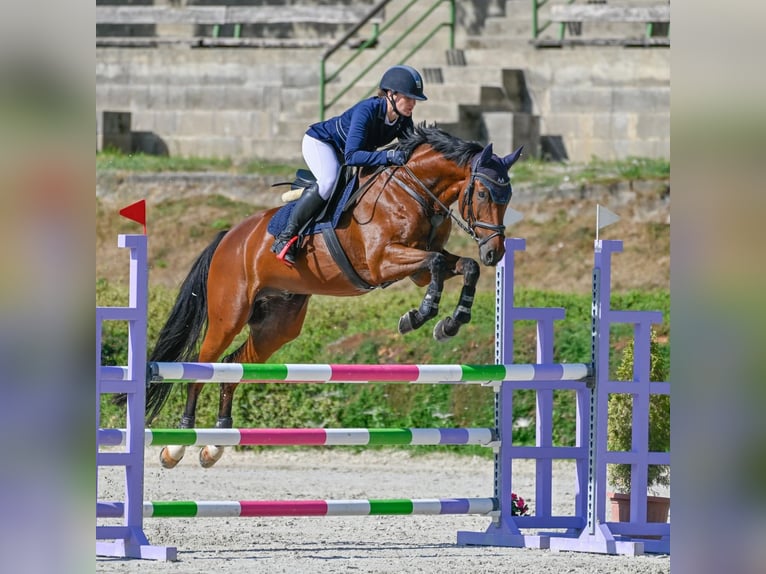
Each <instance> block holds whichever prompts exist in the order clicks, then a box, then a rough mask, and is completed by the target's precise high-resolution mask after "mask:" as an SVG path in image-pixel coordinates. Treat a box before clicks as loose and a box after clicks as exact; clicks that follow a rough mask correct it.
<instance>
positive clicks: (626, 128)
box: [592, 112, 638, 140]
mask: <svg viewBox="0 0 766 574" xmlns="http://www.w3.org/2000/svg"><path fill="white" fill-rule="evenodd" d="M592 118H593V132H592V135H593V138H594V139H605V140H609V139H630V138H635V137H636V124H637V122H638V116H637V114H635V113H625V112H623V113H611V114H607V113H602V114H593V115H592Z"/></svg>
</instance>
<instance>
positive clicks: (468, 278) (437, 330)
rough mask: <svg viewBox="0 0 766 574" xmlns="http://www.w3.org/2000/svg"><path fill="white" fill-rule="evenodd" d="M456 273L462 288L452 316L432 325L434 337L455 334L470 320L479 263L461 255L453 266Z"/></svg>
mask: <svg viewBox="0 0 766 574" xmlns="http://www.w3.org/2000/svg"><path fill="white" fill-rule="evenodd" d="M455 271H456V274H461V275H462V276H463V289H462V290H461V291H460V300H459V301H458V303H457V307H456V308H455V312H454V313H453V314H452V317H445V318H444V319H442V320H441V321H439V322H438V323H437V324H436V326H435V327H434V339H436V340H437V341H440V342H442V341H446V340H447V339H450V338H451V337H454V336H455V335H457V332H458V330H459V329H460V326H461V325H465V324H466V323H468V322H469V321H470V320H471V307H472V306H473V297H474V294H475V293H476V283H477V282H478V281H479V273H480V271H479V264H478V263H477V262H476V261H474V260H473V259H469V258H467V257H461V258H460V259H458V261H457V265H456V266H455Z"/></svg>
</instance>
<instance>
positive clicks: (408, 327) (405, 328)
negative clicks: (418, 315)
mask: <svg viewBox="0 0 766 574" xmlns="http://www.w3.org/2000/svg"><path fill="white" fill-rule="evenodd" d="M413 312H414V311H407V312H406V313H405V314H404V315H402V317H401V319H399V334H400V335H404V334H405V333H409V332H410V331H413V330H414V329H415V327H413V326H412V313H413Z"/></svg>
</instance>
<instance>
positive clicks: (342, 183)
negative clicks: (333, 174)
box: [268, 166, 359, 237]
mask: <svg viewBox="0 0 766 574" xmlns="http://www.w3.org/2000/svg"><path fill="white" fill-rule="evenodd" d="M315 182H316V177H314V174H313V173H311V171H309V170H307V169H299V170H297V171H296V172H295V179H294V180H293V181H284V182H279V183H274V184H272V186H271V187H279V186H283V185H289V186H290V190H289V191H286V192H284V193H283V194H282V200H283V201H288V203H287V204H286V205H284V206H282V207H281V208H280V209H279V211H277V212H276V213H275V214H274V216H273V217H272V218H271V221H269V227H268V230H269V233H271V234H272V235H274V236H276V235H278V234H279V232H280V231H282V229H284V227H285V225H286V224H287V220H288V218H289V217H290V213H292V210H293V208H294V207H295V201H296V200H297V199H298V198H299V197H300V196H301V193H303V190H304V189H306V188H307V187H308V186H309V185H311V184H313V183H315ZM358 183H359V178H358V177H357V176H356V171H355V169H354V168H353V167H351V166H343V167H342V168H341V169H340V172H339V173H338V179H337V180H336V181H335V187H334V188H333V192H332V194H331V195H330V199H329V200H328V201H327V202H326V203H325V205H324V207H323V208H322V209H321V210H320V211H319V212H318V213H317V214H316V215H315V216H314V217H313V218H312V219H311V220H309V221H308V223H307V224H306V225H305V227H304V228H303V229H302V230H301V231H300V234H299V235H300V236H301V237H304V236H306V235H313V234H314V233H319V232H321V231H322V229H324V228H325V227H328V226H329V227H330V228H333V229H334V228H335V226H336V225H337V224H338V221H339V220H340V216H341V214H342V213H343V212H344V211H345V210H346V209H347V208H348V207H350V206H351V204H352V203H353V201H351V195H352V193H353V192H354V190H355V189H356V188H357V186H358ZM354 199H355V198H354Z"/></svg>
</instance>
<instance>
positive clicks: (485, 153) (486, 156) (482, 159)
mask: <svg viewBox="0 0 766 574" xmlns="http://www.w3.org/2000/svg"><path fill="white" fill-rule="evenodd" d="M491 159H492V144H491V143H490V144H488V145H487V147H485V148H484V149H483V150H482V152H481V155H480V156H479V160H478V161H477V162H476V165H487V164H488V163H489V161H490V160H491Z"/></svg>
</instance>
